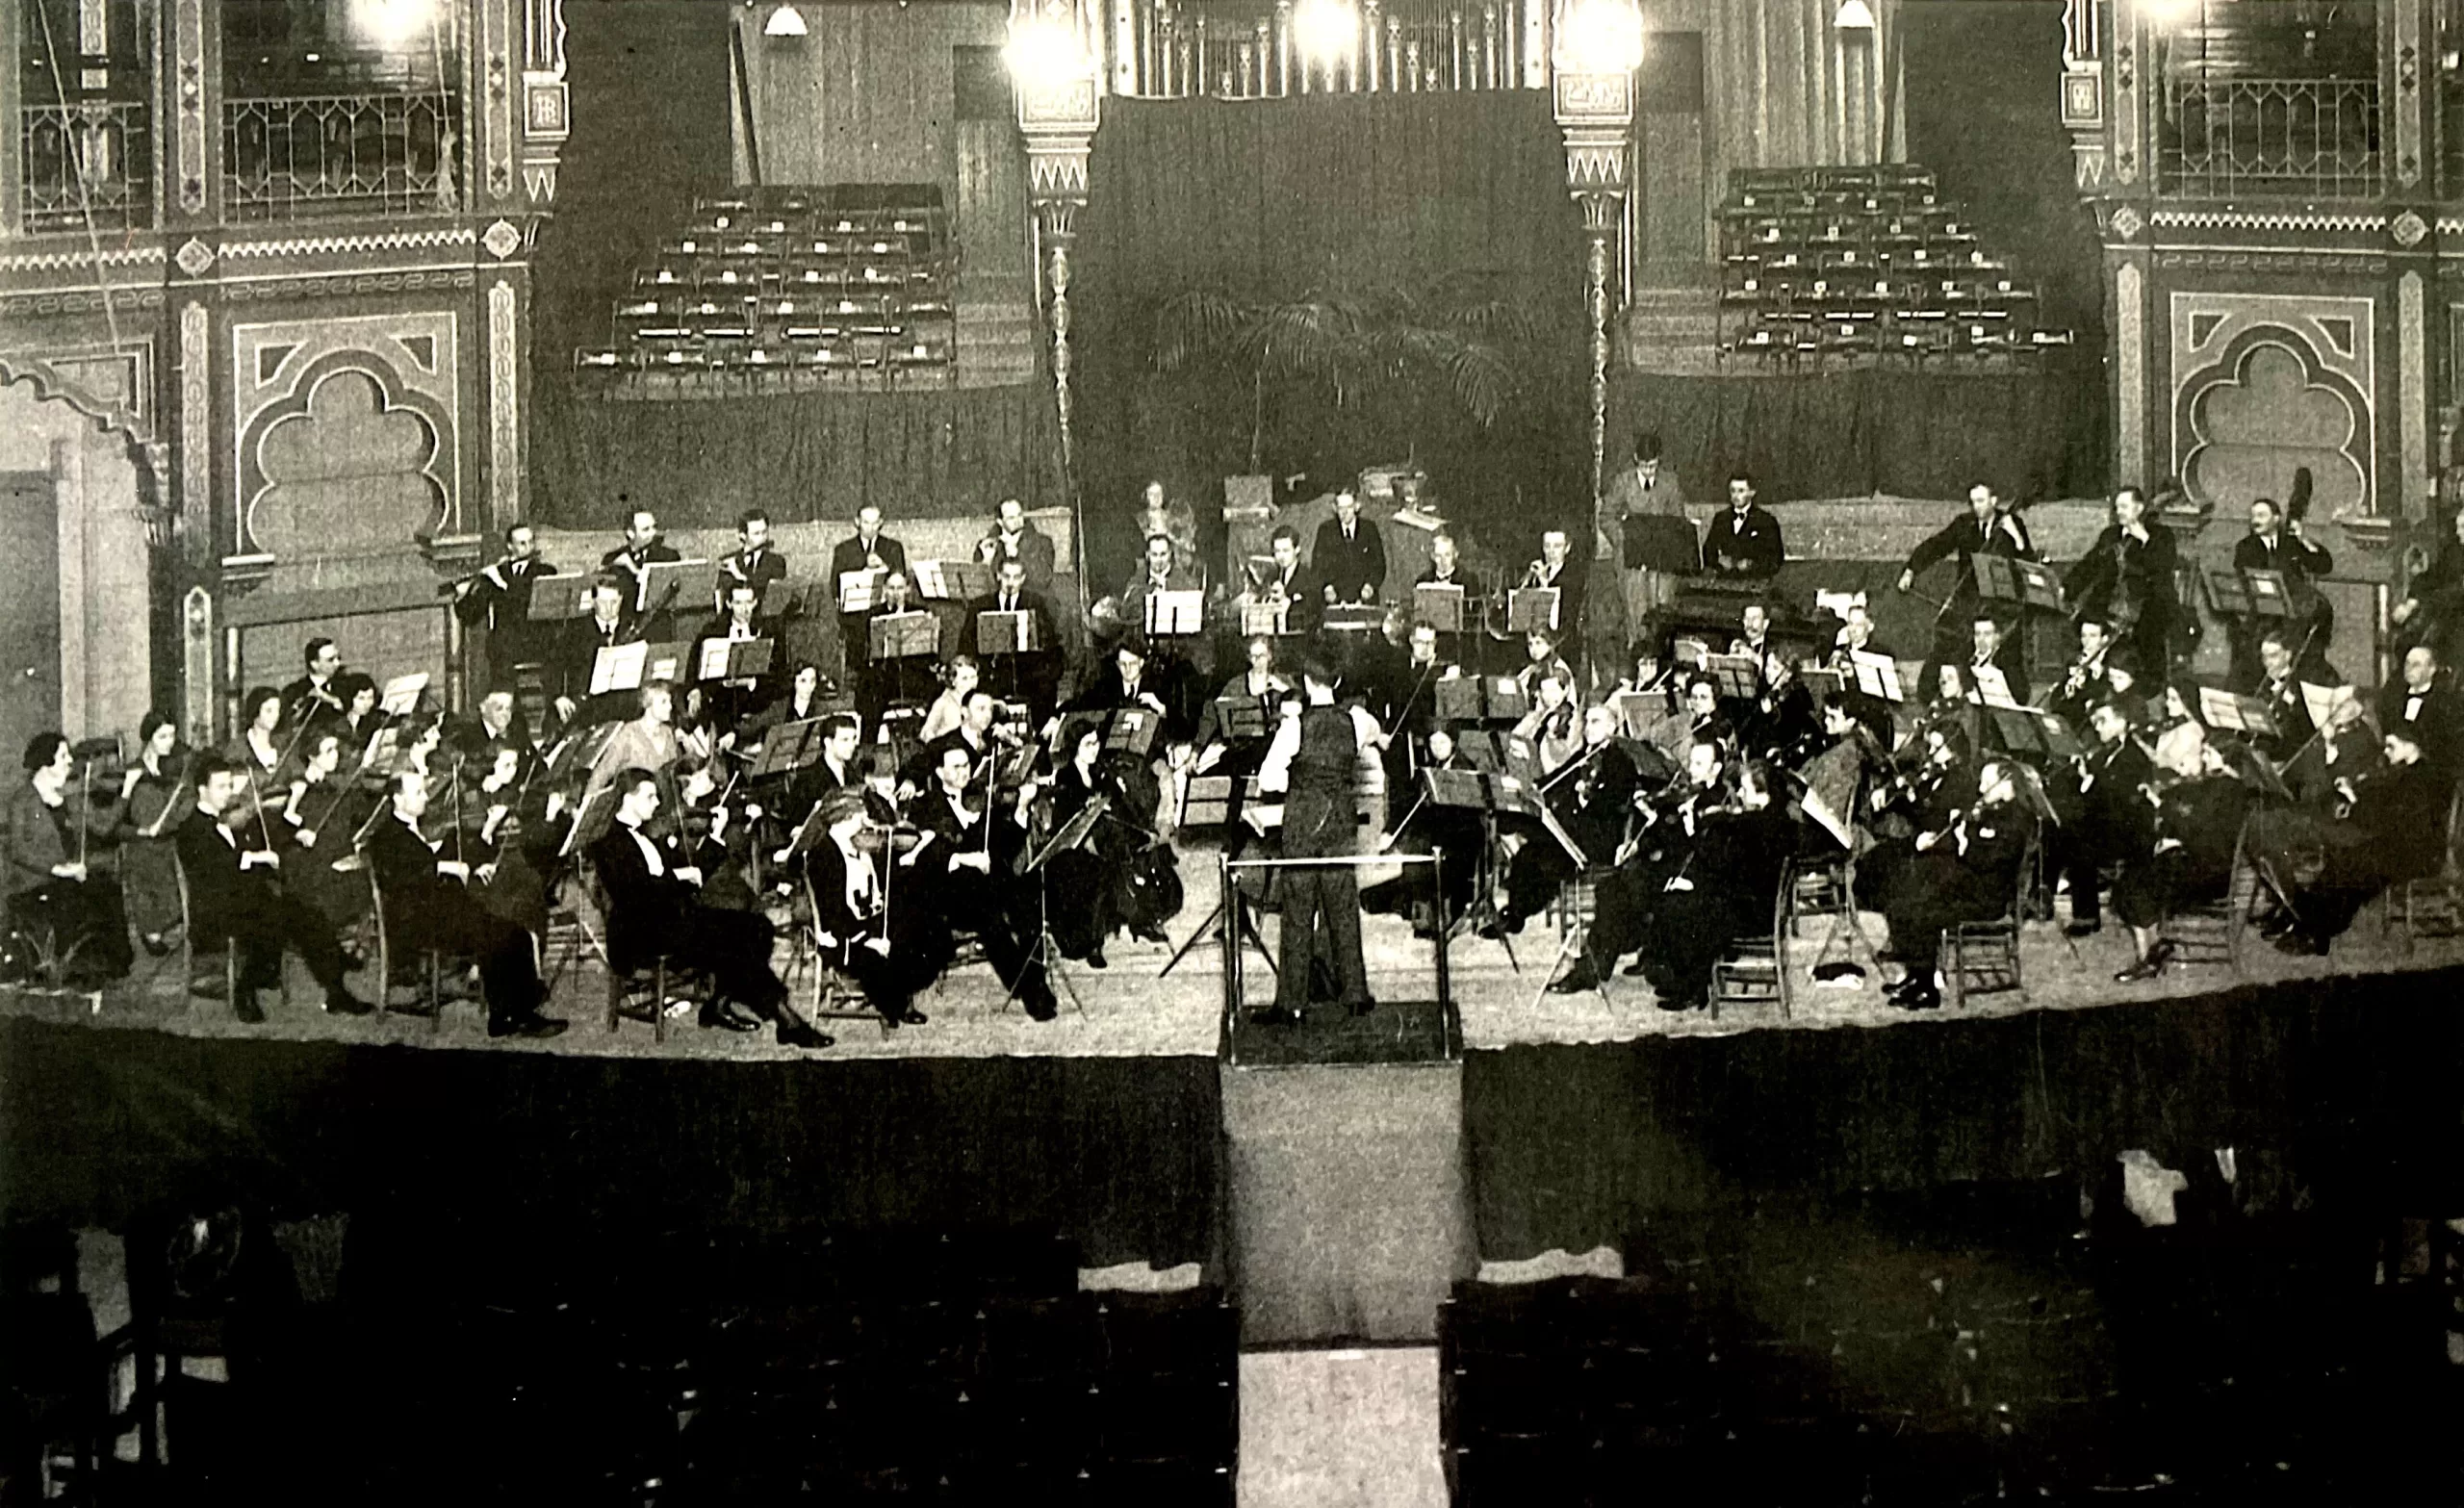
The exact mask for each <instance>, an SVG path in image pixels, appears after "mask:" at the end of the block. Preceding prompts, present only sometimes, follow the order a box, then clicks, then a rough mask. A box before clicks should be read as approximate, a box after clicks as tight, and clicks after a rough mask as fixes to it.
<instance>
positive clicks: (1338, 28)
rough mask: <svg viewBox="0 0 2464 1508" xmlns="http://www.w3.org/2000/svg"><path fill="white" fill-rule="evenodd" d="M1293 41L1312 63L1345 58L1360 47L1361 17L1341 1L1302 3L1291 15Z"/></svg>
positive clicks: (1318, 0) (1309, 0) (1327, 62)
mask: <svg viewBox="0 0 2464 1508" xmlns="http://www.w3.org/2000/svg"><path fill="white" fill-rule="evenodd" d="M1292 39H1293V41H1294V42H1295V43H1296V44H1297V45H1298V46H1299V48H1300V52H1301V56H1303V57H1305V58H1307V59H1309V60H1310V61H1311V62H1313V63H1325V64H1331V63H1334V62H1336V61H1337V60H1338V59H1343V58H1348V57H1350V56H1351V55H1352V53H1353V52H1354V51H1355V50H1356V49H1357V48H1358V47H1359V45H1360V13H1359V12H1357V11H1354V10H1353V9H1352V8H1351V7H1350V6H1349V5H1347V4H1345V3H1344V0H1303V3H1302V5H1301V7H1300V9H1298V10H1297V11H1295V12H1294V13H1292Z"/></svg>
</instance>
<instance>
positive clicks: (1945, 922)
mask: <svg viewBox="0 0 2464 1508" xmlns="http://www.w3.org/2000/svg"><path fill="white" fill-rule="evenodd" d="M2016 776H2017V771H2016V768H2015V766H2014V765H2013V764H2012V762H2011V761H2010V760H2008V759H2005V758H1993V759H1988V760H1986V761H1985V762H1984V763H1983V764H1982V765H1981V766H1979V768H1978V770H1977V779H1976V796H1975V799H1974V801H1973V803H1972V804H1971V805H1967V806H1965V807H1963V808H1960V809H1958V810H1956V811H1954V812H1952V813H1951V814H1950V821H1949V822H1948V824H1946V825H1945V826H1944V827H1942V828H1939V829H1935V830H1928V831H1922V832H1919V833H1918V834H1917V835H1916V838H1915V852H1914V854H1913V855H1912V856H1911V857H1910V858H1909V859H1908V861H1907V862H1906V863H1905V864H1903V865H1901V866H1900V868H1899V869H1898V870H1897V872H1896V873H1895V874H1894V875H1893V876H1892V877H1891V882H1890V884H1889V885H1888V887H1887V888H1886V889H1885V890H1884V891H1883V892H1882V894H1881V897H1880V899H1881V901H1882V907H1883V916H1884V919H1885V921H1886V922H1887V923H1888V925H1889V928H1890V941H1889V952H1890V954H1892V955H1895V956H1896V957H1897V958H1899V960H1900V961H1901V962H1902V963H1903V964H1905V965H1906V966H1907V970H1908V972H1907V974H1906V976H1905V977H1904V978H1903V979H1901V981H1900V983H1899V984H1897V985H1896V986H1894V987H1893V988H1892V990H1891V994H1890V1003H1891V1004H1892V1005H1894V1006H1897V1007H1899V1008H1900V1009H1901V1010H1933V1009H1934V1008H1935V1007H1937V1006H1939V1005H1940V1004H1941V1003H1942V993H1941V986H1940V984H1939V983H1938V978H1937V975H1938V967H1937V965H1938V961H1939V959H1938V953H1939V949H1940V947H1941V940H1942V933H1943V932H1944V931H1945V930H1946V929H1948V928H1951V927H1955V926H1957V925H1959V924H1960V923H1962V922H1971V921H1990V920H1991V919H1993V918H1994V917H1997V916H2001V915H2004V914H2005V913H2007V912H2009V911H2010V909H2011V907H2012V902H2013V898H2014V897H2015V895H2016V894H2017V893H2018V884H2019V870H2020V865H2021V864H2022V862H2023V861H2024V860H2025V858H2026V856H2027V847H2028V841H2029V839H2030V838H2031V837H2032V836H2033V835H2034V834H2035V831H2036V813H2035V812H2033V811H2031V810H2030V809H2029V808H2028V806H2027V805H2026V804H2025V803H2023V802H2021V801H2019V800H2018V799H2017V794H2018V792H2017V784H2016Z"/></svg>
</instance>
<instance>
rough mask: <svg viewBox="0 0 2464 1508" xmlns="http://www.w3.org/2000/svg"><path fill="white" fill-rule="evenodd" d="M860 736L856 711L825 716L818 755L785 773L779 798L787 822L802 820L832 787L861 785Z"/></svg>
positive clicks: (780, 810) (862, 727) (831, 790)
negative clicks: (784, 781)
mask: <svg viewBox="0 0 2464 1508" xmlns="http://www.w3.org/2000/svg"><path fill="white" fill-rule="evenodd" d="M863 737H864V725H863V723H862V721H861V720H860V719H859V718H858V717H857V716H856V714H855V713H853V712H834V713H832V714H831V715H830V716H829V717H828V718H826V719H825V720H824V721H823V722H822V725H821V757H819V758H818V759H815V760H814V761H813V762H812V763H810V764H809V765H807V766H805V767H804V768H803V769H801V770H798V771H797V772H796V773H795V774H794V775H792V776H790V777H788V779H787V789H786V794H785V795H784V796H783V798H781V799H780V805H779V813H780V815H781V816H783V817H784V818H786V819H787V820H789V821H790V822H802V821H803V820H804V819H805V818H806V817H807V816H809V815H810V814H811V812H812V809H813V807H814V806H815V805H818V804H819V803H820V801H821V799H822V798H823V797H825V796H828V795H830V794H831V793H832V792H833V791H844V790H860V789H862V788H863V783H864V773H863V770H862V769H861V767H860V765H859V763H858V760H857V751H858V749H859V747H860V745H861V744H862V743H863ZM779 862H781V863H785V862H786V859H785V858H784V857H781V858H780V859H779Z"/></svg>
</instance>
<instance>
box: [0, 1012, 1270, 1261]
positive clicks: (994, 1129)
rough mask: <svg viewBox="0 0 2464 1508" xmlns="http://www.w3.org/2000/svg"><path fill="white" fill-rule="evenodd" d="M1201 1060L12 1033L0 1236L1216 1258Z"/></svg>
mask: <svg viewBox="0 0 2464 1508" xmlns="http://www.w3.org/2000/svg"><path fill="white" fill-rule="evenodd" d="M1220 1121H1221V1109H1220V1093H1219V1087H1218V1084H1217V1079H1216V1066H1215V1062H1214V1060H1212V1059H1206V1058H1175V1059H1130V1058H993V1059H908V1060H899V1061H869V1062H819V1063H732V1062H680V1061H674V1060H672V1059H664V1060H663V1059H648V1060H637V1059H616V1058H586V1057H560V1056H552V1055H547V1054H536V1053H517V1054H502V1053H482V1052H468V1051H450V1050H438V1049H432V1048H401V1047H355V1046H345V1045H343V1044H340V1043H331V1042H283V1041H263V1040H254V1039H244V1038H243V1039H230V1038H223V1039H217V1038H210V1037H187V1036H174V1035H169V1034H167V1033H163V1032H155V1031H123V1030H107V1029H97V1028H87V1027H65V1026H58V1025H51V1024H46V1023H40V1022H35V1021H28V1020H24V1019H14V1020H11V1021H9V1022H7V1023H6V1024H5V1026H0V1146H6V1147H8V1148H9V1149H11V1155H10V1158H9V1163H8V1166H7V1167H6V1169H5V1184H0V1215H5V1217H7V1218H10V1219H50V1220H61V1221H64V1222H65V1223H67V1224H70V1225H72V1226H73V1225H87V1224H100V1225H109V1226H112V1227H115V1228H117V1227H119V1226H121V1225H123V1224H124V1223H125V1222H126V1220H127V1219H128V1217H129V1216H130V1215H131V1214H139V1213H142V1212H144V1211H145V1210H146V1209H148V1208H149V1207H151V1206H153V1205H155V1204H156V1203H157V1202H159V1201H171V1200H196V1199H202V1198H207V1197H213V1196H217V1195H219V1196H223V1197H229V1198H233V1199H237V1200H240V1201H243V1202H245V1203H248V1204H250V1205H253V1206H257V1207H260V1208H265V1209H269V1210H271V1211H273V1212H275V1213H276V1214H286V1215H299V1214H321V1213H327V1212H332V1211H338V1210H371V1209H376V1208H380V1207H381V1208H383V1209H384V1210H385V1211H386V1213H387V1214H388V1215H389V1217H392V1218H394V1219H396V1220H398V1221H401V1222H408V1221H411V1220H414V1219H418V1218H429V1219H434V1220H436V1221H439V1222H442V1223H446V1224H458V1225H462V1226H464V1227H466V1228H471V1229H475V1230H482V1231H485V1230H489V1229H494V1230H498V1231H500V1232H501V1233H503V1235H504V1238H505V1240H507V1241H508V1242H512V1243H518V1244H530V1243H538V1244H543V1245H548V1246H552V1247H571V1246H573V1245H575V1244H576V1243H580V1244H583V1245H587V1244H588V1243H590V1242H592V1241H603V1242H614V1241H623V1240H633V1239H639V1238H643V1237H646V1236H651V1235H655V1234H657V1233H661V1232H667V1231H706V1232H709V1233H712V1234H713V1235H714V1236H717V1235H724V1234H742V1235H756V1236H757V1235H761V1234H766V1233H770V1232H775V1231H778V1230H781V1229H785V1228H789V1227H795V1226H808V1225H814V1224H819V1225H822V1226H823V1227H825V1228H829V1229H834V1230H838V1231H843V1232H846V1233H848V1234H851V1235H854V1234H860V1233H864V1232H874V1231H895V1230H911V1229H933V1228H936V1227H962V1228H977V1227H987V1226H1031V1225H1042V1226H1054V1227H1058V1228H1059V1229H1060V1230H1061V1232H1062V1233H1063V1234H1065V1235H1067V1236H1070V1237H1073V1238H1075V1239H1076V1240H1077V1241H1078V1243H1079V1246H1080V1248H1081V1251H1082V1253H1083V1254H1084V1256H1085V1258H1086V1260H1088V1261H1090V1262H1091V1263H1095V1264H1099V1265H1100V1264H1111V1263H1116V1262H1126V1261H1132V1260H1138V1259H1146V1260H1151V1261H1154V1262H1157V1263H1159V1264H1174V1263H1181V1262H1193V1261H1206V1260H1211V1259H1212V1257H1213V1256H1214V1249H1215V1210H1216V1189H1217V1167H1218V1162H1219V1158H1218V1148H1219V1141H1220Z"/></svg>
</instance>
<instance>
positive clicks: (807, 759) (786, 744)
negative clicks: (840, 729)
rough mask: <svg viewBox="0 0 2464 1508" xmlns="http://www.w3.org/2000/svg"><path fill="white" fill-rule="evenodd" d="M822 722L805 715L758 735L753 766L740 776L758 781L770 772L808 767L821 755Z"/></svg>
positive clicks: (785, 772)
mask: <svg viewBox="0 0 2464 1508" xmlns="http://www.w3.org/2000/svg"><path fill="white" fill-rule="evenodd" d="M825 721H827V720H826V719H823V718H818V717H816V718H808V719H807V720H805V721H804V722H801V723H782V724H780V725H779V726H777V727H776V728H771V729H770V731H769V732H767V733H765V734H763V735H762V738H761V747H760V750H759V752H758V753H757V754H755V755H754V756H753V765H752V767H751V768H750V769H748V770H746V771H745V772H744V778H745V779H746V780H765V779H767V778H769V777H771V776H774V775H793V774H795V773H796V772H797V771H798V770H802V769H806V768H808V767H809V766H810V765H811V764H812V763H813V762H814V761H816V760H818V759H819V758H820V757H821V742H822V734H821V726H822V724H823V723H824V722H825Z"/></svg>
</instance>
